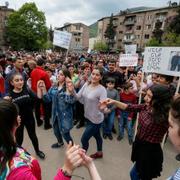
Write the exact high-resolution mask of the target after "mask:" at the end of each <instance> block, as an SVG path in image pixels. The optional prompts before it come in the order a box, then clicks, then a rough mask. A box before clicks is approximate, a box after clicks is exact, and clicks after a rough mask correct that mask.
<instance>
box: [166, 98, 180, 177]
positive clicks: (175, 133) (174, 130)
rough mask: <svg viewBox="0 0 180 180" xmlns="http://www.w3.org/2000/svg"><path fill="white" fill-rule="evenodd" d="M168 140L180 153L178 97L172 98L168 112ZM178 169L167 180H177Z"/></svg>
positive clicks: (179, 169)
mask: <svg viewBox="0 0 180 180" xmlns="http://www.w3.org/2000/svg"><path fill="white" fill-rule="evenodd" d="M169 138H170V140H171V142H172V143H173V145H174V146H175V148H176V149H177V150H178V151H180V96H179V95H178V96H177V97H175V98H174V100H173V102H172V105H171V109H170V112H169ZM179 178H180V168H178V169H177V170H176V172H175V173H174V174H173V175H172V176H171V177H170V178H169V179H168V180H179Z"/></svg>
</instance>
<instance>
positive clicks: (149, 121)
mask: <svg viewBox="0 0 180 180" xmlns="http://www.w3.org/2000/svg"><path fill="white" fill-rule="evenodd" d="M171 99H172V96H171V93H170V91H169V88H168V87H167V86H164V85H153V86H151V87H150V88H149V89H148V91H147V94H146V96H145V98H144V101H145V104H129V105H128V104H125V103H122V102H118V101H115V100H112V99H107V100H106V101H105V102H106V104H107V105H109V104H115V105H116V106H117V107H118V108H120V109H122V110H126V111H129V112H139V119H138V121H139V124H138V128H137V134H136V137H135V141H134V142H133V147H132V155H131V160H132V161H133V162H135V164H134V166H133V168H132V170H131V172H130V176H131V180H140V179H141V180H151V179H153V178H157V177H158V176H160V175H161V171H162V163H163V152H162V149H161V142H162V140H163V137H164V135H165V133H166V132H167V130H168V112H169V108H170V102H171ZM101 103H104V102H101Z"/></svg>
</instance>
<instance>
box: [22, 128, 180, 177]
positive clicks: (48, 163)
mask: <svg viewBox="0 0 180 180" xmlns="http://www.w3.org/2000/svg"><path fill="white" fill-rule="evenodd" d="M83 130H84V129H83V128H81V129H76V128H74V129H73V130H72V136H73V139H74V140H75V143H76V144H80V139H81V135H82V133H83ZM36 132H37V135H38V139H39V144H40V149H41V150H42V151H44V153H45V154H46V159H45V160H39V162H40V165H41V169H42V179H43V180H51V179H53V177H54V175H55V174H56V172H57V170H58V168H60V167H61V166H62V165H63V161H64V151H65V147H63V148H59V149H52V148H51V145H52V144H53V143H55V142H56V138H55V136H54V134H53V131H52V129H51V130H44V129H43V127H38V128H36ZM113 137H114V139H113V140H112V141H110V140H104V141H103V152H104V157H103V159H99V160H95V164H96V166H97V169H98V171H99V173H100V175H101V177H102V180H129V179H130V177H129V170H130V168H131V167H132V162H131V161H130V154H131V146H130V145H129V144H128V139H127V135H126V137H125V138H124V139H123V140H122V141H120V142H119V141H117V140H116V137H117V135H113ZM23 147H24V148H26V149H27V150H28V151H29V152H30V153H31V154H32V155H33V156H35V157H36V155H35V153H34V150H33V147H32V144H31V142H30V139H29V137H28V136H27V133H26V131H25V138H24V142H23ZM95 151H96V143H95V139H94V138H92V139H91V140H90V147H89V150H88V154H92V153H94V152H95ZM176 154H177V152H176V151H175V150H174V148H173V146H172V144H171V143H170V142H169V141H167V142H166V144H165V146H164V168H163V172H162V176H161V177H159V178H158V180H165V179H166V178H167V177H169V176H170V175H171V174H172V173H173V172H174V171H175V170H176V169H177V168H178V167H179V162H177V161H176V160H175V158H174V157H175V155H176ZM74 174H75V175H78V176H82V177H84V178H85V180H89V179H90V178H89V175H88V172H87V170H86V169H85V168H84V167H80V168H78V169H77V170H75V171H74ZM72 179H73V180H81V178H78V177H73V178H72Z"/></svg>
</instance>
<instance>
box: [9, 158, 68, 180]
mask: <svg viewBox="0 0 180 180" xmlns="http://www.w3.org/2000/svg"><path fill="white" fill-rule="evenodd" d="M32 165H33V166H32V168H29V167H28V166H22V167H18V168H16V169H14V170H12V171H11V172H10V174H9V175H8V177H7V180H12V179H13V180H26V179H27V180H41V168H40V166H39V163H38V161H37V160H36V159H35V160H33V162H32ZM70 179H71V178H70V177H66V176H64V174H63V173H62V171H61V169H59V170H58V172H57V175H56V176H55V177H54V180H70Z"/></svg>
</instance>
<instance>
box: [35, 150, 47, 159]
mask: <svg viewBox="0 0 180 180" xmlns="http://www.w3.org/2000/svg"><path fill="white" fill-rule="evenodd" d="M36 155H37V156H38V157H39V158H40V159H45V157H46V156H45V154H44V153H43V152H42V151H38V152H36Z"/></svg>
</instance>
